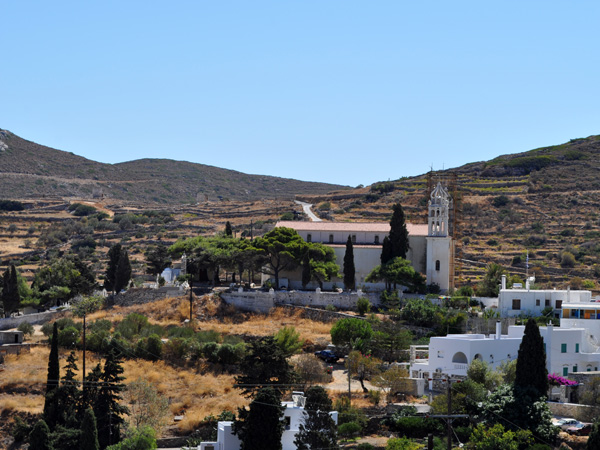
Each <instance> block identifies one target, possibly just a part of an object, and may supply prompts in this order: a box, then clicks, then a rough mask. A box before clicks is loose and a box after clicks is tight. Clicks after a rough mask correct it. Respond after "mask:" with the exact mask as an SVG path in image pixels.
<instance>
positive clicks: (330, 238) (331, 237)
mask: <svg viewBox="0 0 600 450" xmlns="http://www.w3.org/2000/svg"><path fill="white" fill-rule="evenodd" d="M329 243H330V244H333V234H330V235H329Z"/></svg>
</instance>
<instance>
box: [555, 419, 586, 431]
mask: <svg viewBox="0 0 600 450" xmlns="http://www.w3.org/2000/svg"><path fill="white" fill-rule="evenodd" d="M579 424H581V422H580V421H579V420H577V419H571V418H568V419H561V420H559V421H558V423H557V426H559V427H560V429H561V430H563V431H567V429H568V428H571V427H577V426H579Z"/></svg>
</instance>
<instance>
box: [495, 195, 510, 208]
mask: <svg viewBox="0 0 600 450" xmlns="http://www.w3.org/2000/svg"><path fill="white" fill-rule="evenodd" d="M509 202H510V199H509V198H508V197H507V196H506V195H499V196H498V197H494V198H493V199H492V206H495V207H496V208H500V207H502V206H506V205H508V203H509Z"/></svg>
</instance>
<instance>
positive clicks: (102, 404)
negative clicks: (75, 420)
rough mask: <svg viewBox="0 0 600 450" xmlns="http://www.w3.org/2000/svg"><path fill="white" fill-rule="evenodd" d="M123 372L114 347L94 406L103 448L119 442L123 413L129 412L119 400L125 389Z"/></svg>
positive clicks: (109, 353)
mask: <svg viewBox="0 0 600 450" xmlns="http://www.w3.org/2000/svg"><path fill="white" fill-rule="evenodd" d="M122 373H123V367H122V366H121V361H120V360H119V359H118V357H117V355H116V353H115V351H114V349H110V350H109V352H108V355H107V357H106V361H105V362H104V371H103V372H102V376H101V377H100V383H101V385H100V388H99V389H98V399H97V401H96V402H95V407H94V413H95V414H96V420H97V424H98V429H99V430H102V432H101V433H99V435H98V441H99V443H100V448H102V449H104V448H106V447H107V446H109V445H111V444H114V443H116V442H119V440H120V439H121V426H122V425H123V423H124V422H125V419H124V418H123V415H124V414H127V413H128V412H129V410H128V408H127V407H126V406H122V405H120V404H119V401H120V400H122V397H121V392H122V391H123V390H124V389H125V385H124V384H123V383H122V382H123V380H124V379H125V377H123V376H122V375H121V374H122ZM86 384H87V383H86Z"/></svg>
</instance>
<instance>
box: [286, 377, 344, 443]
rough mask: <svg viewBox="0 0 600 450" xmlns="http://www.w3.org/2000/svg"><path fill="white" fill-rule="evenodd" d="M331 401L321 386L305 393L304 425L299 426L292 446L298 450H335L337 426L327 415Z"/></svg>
mask: <svg viewBox="0 0 600 450" xmlns="http://www.w3.org/2000/svg"><path fill="white" fill-rule="evenodd" d="M331 410H332V404H331V399H330V398H329V396H328V395H327V391H325V389H323V387H321V386H312V387H310V388H309V389H308V390H307V391H306V404H305V406H304V423H303V424H301V425H300V427H299V430H298V433H296V438H295V440H294V445H296V448H297V449H298V450H310V449H313V448H327V449H337V448H339V447H338V445H337V426H336V424H335V422H334V420H333V418H332V417H331V416H330V415H329V412H330V411H331Z"/></svg>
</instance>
